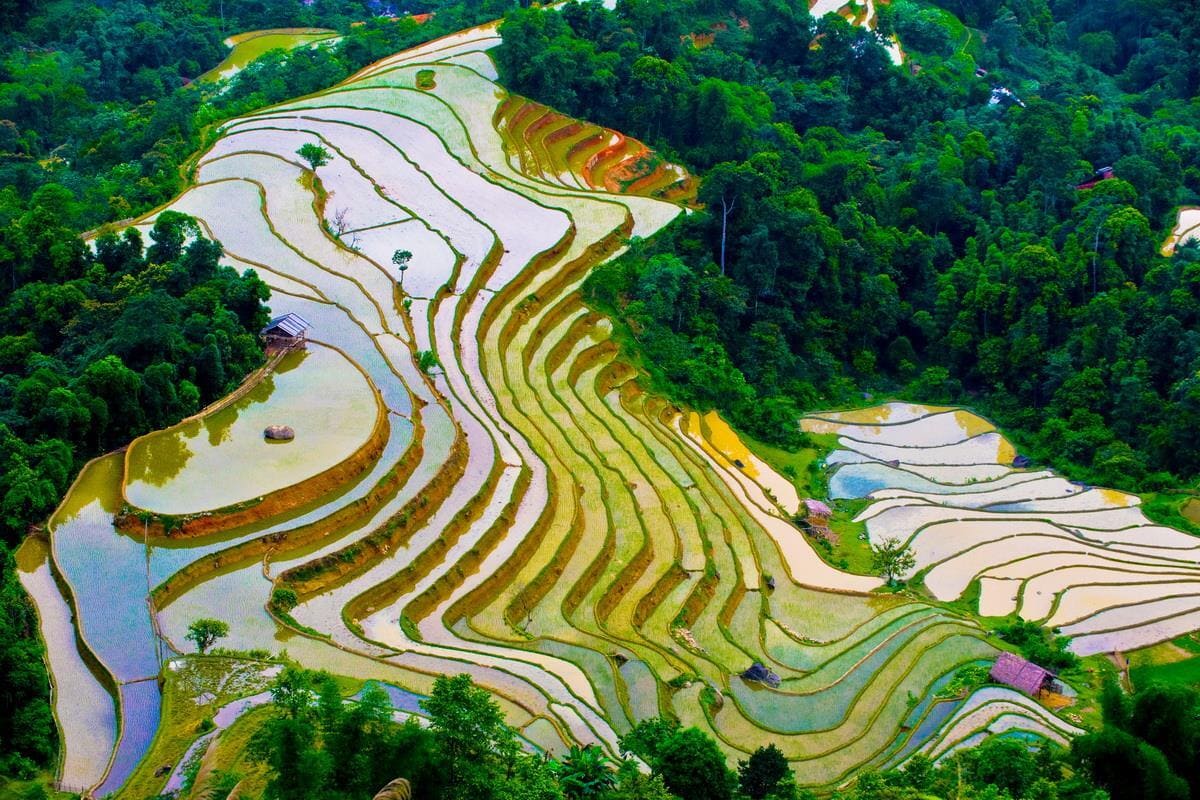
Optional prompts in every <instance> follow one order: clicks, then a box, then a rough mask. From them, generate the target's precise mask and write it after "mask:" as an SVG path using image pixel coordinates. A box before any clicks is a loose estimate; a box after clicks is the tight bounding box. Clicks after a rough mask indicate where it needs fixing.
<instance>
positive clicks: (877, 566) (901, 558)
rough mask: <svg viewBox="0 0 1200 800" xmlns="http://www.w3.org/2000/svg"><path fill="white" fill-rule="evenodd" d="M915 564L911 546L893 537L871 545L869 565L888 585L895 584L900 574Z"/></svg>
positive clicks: (915, 559) (915, 560)
mask: <svg viewBox="0 0 1200 800" xmlns="http://www.w3.org/2000/svg"><path fill="white" fill-rule="evenodd" d="M916 565H917V557H916V555H914V554H913V551H912V548H911V547H909V546H908V545H907V544H905V543H904V542H901V541H900V540H899V539H897V538H895V537H889V538H887V539H884V540H883V541H882V542H880V543H879V545H878V546H875V545H872V547H871V567H872V569H874V570H875V571H876V572H877V573H879V576H880V577H882V578H886V579H887V582H888V585H889V586H892V585H895V584H896V582H897V581H898V580H899V578H900V576H901V575H903V574H904V573H906V572H908V571H909V570H910V569H912V568H913V567H915V566H916Z"/></svg>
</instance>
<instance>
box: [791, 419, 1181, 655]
mask: <svg viewBox="0 0 1200 800" xmlns="http://www.w3.org/2000/svg"><path fill="white" fill-rule="evenodd" d="M803 427H804V429H805V430H808V431H810V432H813V433H822V434H829V433H833V434H837V437H838V445H839V448H840V449H839V450H837V451H835V452H834V453H833V454H832V455H831V456H830V457H829V459H828V461H829V463H831V464H833V465H835V470H836V471H835V472H834V473H833V475H832V477H831V479H830V491H831V494H833V496H835V497H845V498H869V499H870V500H871V503H870V504H869V505H868V506H867V507H866V508H865V509H864V510H863V511H862V512H861V514H860V515H859V517H858V519H859V521H862V522H865V524H866V527H867V531H868V535H869V536H870V538H871V540H872V541H873V542H879V541H881V540H883V539H885V538H891V537H896V538H899V539H901V540H903V541H907V542H908V543H910V545H911V547H912V549H913V552H914V554H915V555H916V557H917V565H916V567H915V569H914V570H913V575H912V577H914V578H918V579H920V580H921V581H923V582H924V585H925V588H926V589H928V590H929V591H930V592H931V593H932V594H933V596H934V597H936V598H937V599H939V600H947V601H949V600H954V599H956V598H959V597H962V596H963V595H964V594H966V593H967V592H968V589H969V588H970V587H971V586H973V585H974V586H978V592H979V595H978V596H979V613H980V614H981V615H984V616H1005V615H1008V614H1018V615H1019V616H1021V617H1022V618H1024V619H1028V620H1035V621H1038V622H1042V623H1044V624H1046V625H1048V626H1050V627H1058V628H1061V629H1062V632H1063V633H1064V634H1066V635H1068V636H1070V637H1072V641H1071V649H1072V650H1074V651H1075V652H1076V653H1079V654H1081V655H1090V654H1093V653H1106V652H1112V651H1115V650H1121V651H1124V650H1132V649H1136V648H1139V647H1144V646H1147V645H1151V644H1155V643H1157V642H1160V641H1164V640H1166V639H1170V638H1172V637H1174V636H1178V635H1180V634H1182V633H1186V632H1188V631H1191V630H1195V629H1196V627H1197V626H1198V625H1200V591H1197V590H1198V589H1200V541H1197V539H1196V538H1195V537H1192V536H1189V535H1188V534H1186V533H1183V532H1182V531H1178V530H1175V529H1173V528H1168V527H1164V526H1162V525H1160V524H1157V523H1155V522H1152V521H1151V520H1149V519H1148V518H1147V517H1146V516H1145V515H1144V514H1143V513H1142V512H1141V510H1140V508H1139V507H1138V506H1139V503H1140V500H1139V498H1138V497H1136V496H1134V495H1128V494H1124V493H1122V492H1116V491H1113V490H1110V489H1102V488H1094V487H1090V486H1082V485H1079V484H1076V483H1072V482H1070V481H1068V480H1065V479H1064V478H1062V477H1060V476H1058V475H1056V474H1054V473H1052V472H1050V471H1049V470H1043V469H1019V468H1016V467H1014V466H1013V461H1014V458H1015V456H1016V451H1015V450H1014V449H1013V447H1012V445H1011V444H1009V443H1008V441H1007V440H1006V439H1005V438H1004V437H1003V436H1002V435H1001V434H1000V433H999V432H998V431H995V430H994V429H993V428H992V426H991V425H990V424H989V423H988V422H987V421H986V420H983V419H982V418H980V417H977V416H975V415H973V414H970V413H969V412H966V411H963V410H960V409H945V408H933V407H925V406H912V405H908V404H889V405H886V406H883V407H880V408H879V409H875V410H873V411H872V412H871V413H869V414H852V413H843V414H838V413H831V414H820V415H814V416H812V417H810V418H807V419H805V420H804V422H803Z"/></svg>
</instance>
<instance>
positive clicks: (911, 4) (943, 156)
mask: <svg viewBox="0 0 1200 800" xmlns="http://www.w3.org/2000/svg"><path fill="white" fill-rule="evenodd" d="M941 6H942V7H944V8H945V9H948V10H949V11H952V12H954V13H955V14H958V15H959V16H960V17H961V19H962V22H960V21H959V20H958V19H955V18H954V17H953V16H951V15H950V14H947V13H945V11H943V10H941V9H940V8H939V6H938V5H936V4H928V3H919V2H915V1H914V0H897V2H895V3H893V4H892V5H891V6H890V7H888V8H887V9H885V11H884V12H883V13H882V21H881V25H880V32H881V33H887V32H889V31H891V30H894V31H897V32H898V33H899V36H900V38H901V41H902V43H903V46H904V48H905V50H906V51H907V53H908V56H909V61H908V62H907V64H906V65H905V66H904V67H899V68H898V67H895V66H893V65H892V63H891V61H890V60H889V57H888V54H887V52H886V51H885V49H884V48H883V46H882V45H881V41H880V40H879V39H878V38H877V37H876V36H875V34H874V33H872V32H870V31H867V30H865V29H863V28H855V27H851V26H850V24H849V23H847V22H846V21H845V20H843V19H841V18H839V17H837V16H836V15H829V16H827V17H825V18H824V19H821V20H813V19H811V18H810V17H809V15H808V13H807V11H806V10H805V8H804V7H803V6H799V7H797V5H796V4H793V3H787V2H779V1H778V0H692V1H691V2H678V3H655V2H646V1H643V2H632V1H631V2H621V3H618V4H617V9H616V11H615V12H607V11H605V10H604V9H603V8H601V7H600V5H599V4H598V3H582V4H575V5H572V6H569V7H566V8H564V9H563V11H562V13H554V12H547V11H543V10H537V9H531V10H526V11H522V12H519V13H514V14H511V15H510V16H509V17H508V19H507V20H506V22H505V23H504V26H503V28H502V33H503V35H504V41H505V44H504V46H503V47H502V48H500V49H499V50H498V51H497V58H498V61H499V64H500V67H501V72H502V78H503V80H504V81H505V82H506V83H507V85H509V86H510V87H511V88H513V89H514V90H515V91H519V92H522V93H526V94H529V95H530V96H532V97H533V98H535V99H537V100H540V101H543V102H545V103H548V104H550V105H553V106H556V107H559V108H562V109H563V110H565V111H567V112H570V113H572V114H577V115H581V116H584V117H587V118H590V119H593V120H596V121H597V122H601V123H604V124H607V125H611V126H613V127H615V128H617V129H618V130H622V131H624V132H626V133H629V134H631V135H634V136H638V137H641V138H643V139H645V140H646V141H647V142H648V143H650V144H652V145H654V146H656V147H658V148H660V149H661V150H663V151H664V152H666V153H667V154H668V155H670V156H674V157H677V158H679V159H681V160H682V161H683V162H684V163H685V164H687V165H689V166H690V167H692V168H694V169H696V170H697V171H699V172H700V174H702V175H704V176H705V181H704V186H703V189H702V192H701V199H702V200H703V201H704V202H705V204H706V211H705V213H702V214H695V215H692V216H690V217H689V218H688V219H686V220H685V221H683V222H680V223H678V224H677V225H676V226H675V227H674V228H673V230H671V231H670V232H668V233H666V234H664V235H662V236H659V237H656V238H655V240H654V241H653V242H651V243H648V244H641V245H639V246H636V247H635V248H634V249H633V252H632V253H631V254H630V255H629V256H628V257H626V258H624V259H622V260H620V261H618V262H616V263H615V264H613V265H611V266H609V267H607V268H605V269H602V270H599V271H597V272H596V273H595V274H594V276H593V277H592V279H591V281H590V284H589V287H588V291H589V294H590V296H591V298H592V299H593V300H594V301H596V302H598V303H600V304H601V305H602V306H604V307H607V308H610V309H614V308H615V309H618V310H619V312H620V314H621V316H622V317H623V318H624V320H625V322H626V323H627V325H628V329H629V330H630V332H631V333H632V336H633V338H635V339H636V344H637V347H636V349H637V351H638V354H639V355H644V356H645V358H646V359H647V360H648V361H649V362H650V364H652V365H654V366H656V367H657V370H658V371H659V372H660V373H661V376H662V377H663V378H664V379H665V383H666V385H667V386H668V387H670V388H671V390H672V391H673V392H674V393H675V394H676V395H677V396H679V397H680V399H682V400H684V401H686V402H688V403H692V404H696V405H699V406H701V407H711V406H716V407H720V408H721V409H723V410H724V411H726V412H727V413H728V414H729V415H730V416H731V417H732V418H733V419H734V420H735V421H736V422H737V423H739V424H740V425H741V426H742V427H744V428H746V429H748V430H750V431H751V432H753V433H754V434H756V435H758V436H760V437H764V438H767V439H770V440H773V441H781V442H783V443H795V441H796V439H797V436H798V434H797V433H796V431H795V426H794V420H795V418H796V414H797V412H798V411H800V410H804V409H810V408H814V407H829V406H832V405H841V404H845V403H847V402H855V401H858V402H861V396H860V394H859V393H860V392H864V391H866V392H873V393H876V394H903V395H906V396H909V397H911V398H913V399H916V400H919V401H923V402H951V401H952V402H965V403H970V404H972V405H973V406H975V407H977V408H980V409H981V410H983V411H984V412H985V413H988V414H990V415H992V416H993V417H995V418H996V419H997V420H998V421H1000V422H1002V423H1003V424H1005V425H1007V426H1008V427H1009V428H1010V430H1011V431H1012V432H1013V433H1014V434H1015V435H1016V436H1017V439H1018V441H1019V442H1021V443H1022V444H1023V446H1024V447H1025V448H1027V449H1028V450H1029V452H1030V453H1031V454H1032V455H1034V456H1035V457H1037V458H1039V459H1043V460H1047V461H1050V462H1051V463H1054V464H1055V465H1057V466H1060V467H1062V468H1063V469H1064V470H1065V471H1066V472H1067V474H1069V475H1070V476H1071V477H1072V478H1076V479H1081V480H1090V481H1095V482H1098V483H1102V484H1105V485H1113V486H1118V487H1121V488H1128V489H1134V490H1146V489H1157V488H1163V487H1175V486H1178V485H1180V484H1191V483H1194V480H1195V478H1196V477H1197V476H1198V475H1200V434H1198V431H1200V379H1198V378H1197V373H1198V371H1200V333H1198V332H1197V325H1198V323H1200V251H1198V250H1197V249H1195V248H1184V249H1182V250H1181V251H1180V252H1179V253H1178V254H1177V255H1176V256H1175V257H1174V258H1170V259H1168V258H1164V257H1162V256H1160V255H1159V254H1158V248H1159V245H1160V243H1161V242H1162V240H1163V238H1164V236H1165V232H1166V231H1167V230H1169V229H1170V227H1171V225H1172V223H1173V210H1174V208H1175V207H1176V206H1177V205H1178V204H1180V203H1184V202H1195V201H1196V199H1197V197H1200V166H1197V165H1198V163H1200V162H1198V156H1200V106H1198V105H1197V103H1196V101H1195V99H1194V97H1195V95H1196V93H1197V89H1198V88H1200V61H1198V60H1197V58H1196V53H1197V45H1198V43H1200V17H1198V16H1197V15H1196V13H1195V8H1194V5H1193V4H1191V3H1189V2H1184V1H1183V0H1123V1H1122V2H1077V1H1074V0H1072V1H1071V2H1066V1H1064V2H1047V0H1020V2H1008V3H984V2H947V3H944V4H941ZM963 22H965V23H966V24H967V25H970V26H972V28H971V29H967V28H966V27H964V25H963ZM694 33H706V34H708V33H711V34H713V36H714V39H713V41H712V43H711V45H708V46H704V47H699V46H695V45H693V44H692V41H691V40H689V39H687V38H684V37H687V36H688V35H689V34H694ZM809 42H812V43H813V44H812V46H808V45H807V43H809ZM797 43H800V44H797ZM916 65H919V66H920V69H919V71H918V70H917V69H916ZM977 68H980V69H981V70H986V75H983V74H982V73H980V74H977V73H976V69H977ZM914 71H915V72H916V74H913V73H914ZM993 87H1007V88H1008V89H1009V90H1010V91H1011V92H1012V93H1013V95H1012V98H1013V99H1010V96H1008V95H1001V96H1000V97H999V98H998V99H999V102H996V103H991V102H989V101H990V100H991V99H992V97H993V95H992V89H993ZM1017 100H1019V101H1020V102H1019V103H1018V102H1017ZM1105 166H1111V167H1113V168H1114V170H1115V175H1116V178H1115V179H1113V180H1106V181H1101V182H1099V183H1097V184H1096V185H1095V186H1094V188H1090V189H1077V188H1076V185H1077V184H1080V183H1083V182H1085V181H1086V180H1087V179H1089V178H1090V177H1091V176H1092V175H1093V172H1094V170H1096V169H1098V168H1101V167H1105Z"/></svg>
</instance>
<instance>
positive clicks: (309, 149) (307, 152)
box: [296, 142, 333, 170]
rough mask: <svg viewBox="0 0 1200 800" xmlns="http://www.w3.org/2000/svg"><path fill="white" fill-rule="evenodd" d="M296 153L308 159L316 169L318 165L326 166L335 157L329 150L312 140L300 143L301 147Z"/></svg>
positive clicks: (309, 163) (310, 164)
mask: <svg viewBox="0 0 1200 800" xmlns="http://www.w3.org/2000/svg"><path fill="white" fill-rule="evenodd" d="M296 155H298V156H300V157H301V158H303V159H304V160H305V161H307V162H308V165H309V167H311V168H312V169H314V170H315V169H316V168H317V167H323V166H325V165H326V164H328V163H329V159H331V158H333V155H332V154H331V153H330V152H329V151H328V150H326V149H325V148H324V147H322V146H321V145H319V144H313V143H312V142H306V143H305V144H302V145H300V149H299V150H297V151H296Z"/></svg>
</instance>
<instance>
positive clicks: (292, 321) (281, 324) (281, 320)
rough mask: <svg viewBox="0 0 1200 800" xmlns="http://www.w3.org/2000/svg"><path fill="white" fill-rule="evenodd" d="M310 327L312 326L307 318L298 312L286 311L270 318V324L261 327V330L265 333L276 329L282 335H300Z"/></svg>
mask: <svg viewBox="0 0 1200 800" xmlns="http://www.w3.org/2000/svg"><path fill="white" fill-rule="evenodd" d="M310 327H312V326H310V325H309V324H308V320H306V319H305V318H304V317H302V316H300V315H299V314H291V313H288V314H284V315H282V316H279V317H276V318H275V319H273V320H271V322H270V324H268V325H267V327H265V328H263V331H262V332H263V333H264V334H266V333H271V332H272V331H278V332H279V333H282V334H283V335H284V336H300V335H301V334H303V333H304V332H305V331H306V330H308V329H309V328H310Z"/></svg>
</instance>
